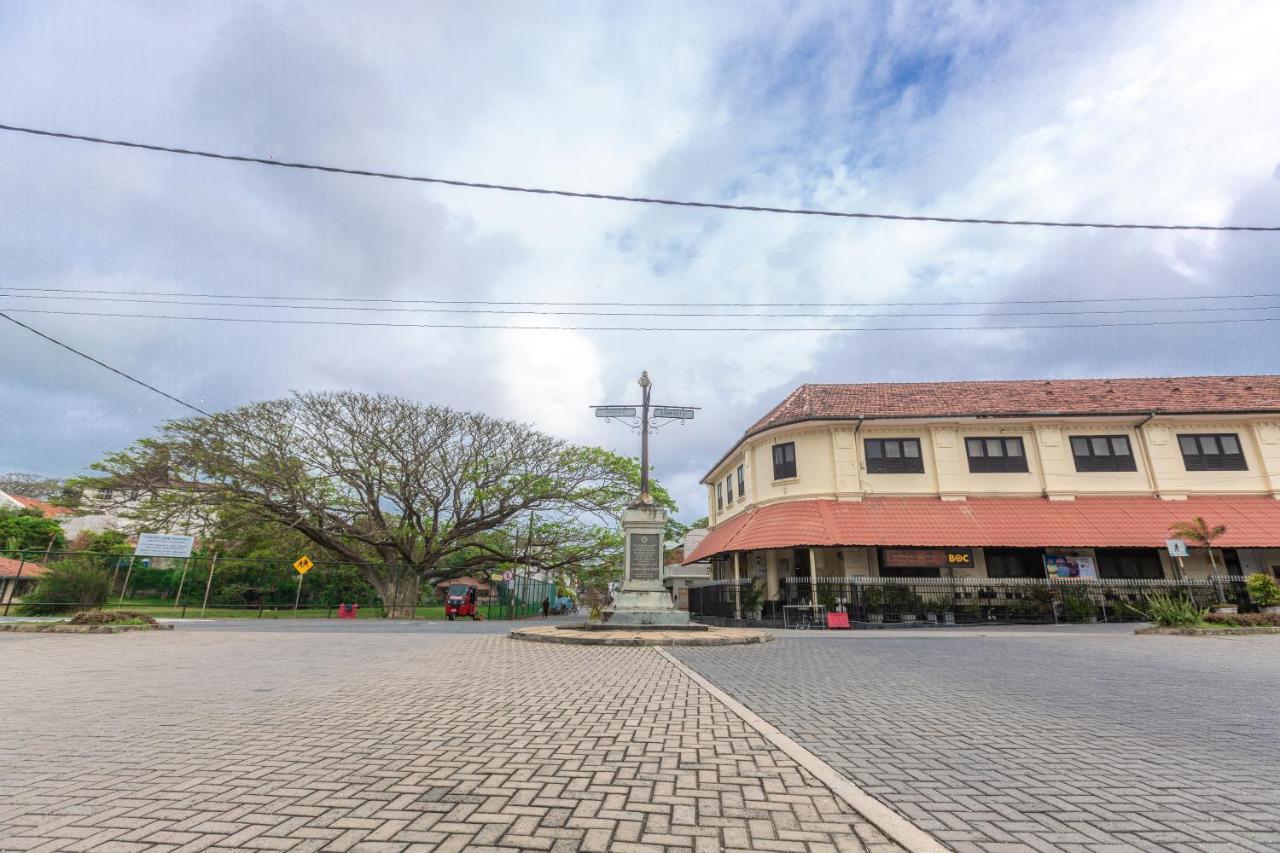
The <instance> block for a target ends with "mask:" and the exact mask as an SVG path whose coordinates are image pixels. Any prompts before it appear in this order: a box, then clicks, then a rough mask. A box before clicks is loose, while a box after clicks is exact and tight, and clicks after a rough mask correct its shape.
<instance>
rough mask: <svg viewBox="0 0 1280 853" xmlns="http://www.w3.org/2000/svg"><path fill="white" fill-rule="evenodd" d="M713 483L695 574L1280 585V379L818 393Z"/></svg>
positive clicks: (917, 386) (719, 466) (786, 406)
mask: <svg viewBox="0 0 1280 853" xmlns="http://www.w3.org/2000/svg"><path fill="white" fill-rule="evenodd" d="M702 482H703V483H704V484H706V486H707V500H708V505H707V510H708V516H709V519H710V522H711V533H710V534H709V535H708V536H707V537H706V538H705V539H704V540H703V541H702V543H701V544H700V545H699V547H698V548H697V550H696V551H694V552H693V553H692V554H690V556H689V559H690V560H700V559H707V558H710V559H712V561H713V563H714V564H715V565H716V567H717V568H716V574H717V577H720V578H728V577H733V576H734V572H735V567H736V573H737V576H738V577H756V578H759V579H760V580H761V583H762V584H763V585H764V586H765V590H764V594H765V597H766V598H767V599H775V598H777V597H779V594H780V587H781V585H782V584H785V583H786V582H787V580H788V579H789V578H796V579H806V578H812V579H816V578H856V577H896V578H930V577H932V578H1040V579H1043V578H1045V577H1046V576H1048V575H1070V576H1072V577H1085V578H1089V577H1097V578H1102V579H1161V578H1165V579H1175V578H1181V577H1190V578H1197V577H1201V578H1203V577H1208V576H1209V575H1210V574H1211V572H1212V571H1213V567H1212V565H1211V561H1210V559H1209V552H1208V551H1206V550H1205V549H1195V548H1194V547H1193V550H1192V551H1191V553H1190V555H1189V556H1188V557H1187V558H1186V559H1185V560H1184V561H1183V564H1182V565H1181V566H1180V565H1179V564H1178V563H1177V562H1176V561H1175V560H1174V559H1173V558H1171V557H1170V555H1169V552H1168V550H1167V547H1166V540H1167V539H1168V538H1170V536H1171V534H1170V532H1169V529H1170V527H1171V526H1172V525H1174V524H1176V523H1179V522H1189V521H1192V520H1193V519H1194V518H1196V517H1202V518H1203V519H1205V521H1206V522H1208V523H1209V524H1210V525H1211V526H1212V525H1225V527H1226V532H1225V534H1223V535H1222V537H1221V538H1220V539H1219V540H1217V541H1216V542H1215V549H1214V552H1213V563H1215V564H1216V566H1217V571H1218V572H1220V573H1222V574H1224V575H1226V576H1230V575H1239V574H1241V573H1242V572H1243V573H1245V574H1247V573H1249V572H1252V571H1265V572H1268V573H1275V574H1277V575H1280V500H1277V499H1280V376H1224V377H1181V378H1165V379H1096V380H1046V381H1013V382H938V383H905V384H880V383H876V384H859V385H803V386H801V387H799V388H797V389H796V390H795V391H793V392H792V393H791V394H790V395H788V396H787V398H786V399H785V400H783V401H782V402H781V403H779V404H778V405H777V406H775V407H774V408H773V409H772V410H771V411H770V412H769V413H768V414H766V415H765V416H764V417H763V418H761V419H760V420H759V421H757V422H756V423H755V424H753V425H752V426H751V427H750V428H748V429H747V431H746V433H745V434H744V435H743V436H742V437H741V438H740V439H738V440H737V441H736V442H735V443H734V444H733V446H732V447H731V448H729V450H728V451H727V452H726V453H725V454H724V456H722V457H721V458H720V460H719V461H717V462H716V463H715V465H714V466H713V467H712V468H711V470H710V471H708V472H707V474H706V476H705V477H704V478H703V480H702Z"/></svg>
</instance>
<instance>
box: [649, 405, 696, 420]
mask: <svg viewBox="0 0 1280 853" xmlns="http://www.w3.org/2000/svg"><path fill="white" fill-rule="evenodd" d="M653 416H654V417H655V418H679V419H680V420H682V421H687V420H689V418H692V417H693V409H685V408H681V407H679V406H657V407H655V408H654V410H653Z"/></svg>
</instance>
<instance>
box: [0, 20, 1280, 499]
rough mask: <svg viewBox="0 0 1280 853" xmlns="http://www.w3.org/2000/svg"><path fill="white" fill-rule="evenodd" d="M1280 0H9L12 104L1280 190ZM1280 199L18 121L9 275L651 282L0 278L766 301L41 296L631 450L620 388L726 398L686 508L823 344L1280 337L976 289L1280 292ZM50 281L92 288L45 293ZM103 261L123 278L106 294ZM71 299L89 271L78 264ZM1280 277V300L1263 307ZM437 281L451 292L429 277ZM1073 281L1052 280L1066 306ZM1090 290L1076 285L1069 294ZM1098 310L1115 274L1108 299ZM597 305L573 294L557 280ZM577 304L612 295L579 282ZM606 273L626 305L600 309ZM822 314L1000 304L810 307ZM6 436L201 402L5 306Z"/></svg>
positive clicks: (1064, 179)
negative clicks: (240, 301) (704, 305)
mask: <svg viewBox="0 0 1280 853" xmlns="http://www.w3.org/2000/svg"><path fill="white" fill-rule="evenodd" d="M1277 44H1280V5H1278V4H1274V3H1257V2H1231V1H1230V0H1223V2H1217V3H1213V4H1206V3H1201V2H1175V0H1156V2H1077V3H1069V4H1047V3H1027V4H1019V3H1014V2H993V3H986V2H978V0H970V1H969V2H955V3H923V2H922V3H913V2H900V3H895V2H840V3H837V2H830V3H828V2H805V3H798V4H797V3H782V2H778V3H771V2H765V0H752V2H750V3H710V2H698V3H688V4H685V3H679V2H653V3H639V4H622V3H612V2H600V3H576V2H557V3H540V4H529V3H516V2H511V3H501V2H475V3H466V4H458V3H443V2H440V3H423V2H404V3H393V2H382V3H378V2H371V3H361V4H349V3H322V2H316V0H307V2H266V3H246V2H233V0H226V2H219V3H194V2H193V3H176V2H175V3H165V4H155V3H143V2H139V3H116V2H109V0H92V2H87V0H86V2H64V3H56V4H55V3H44V2H35V0H32V2H23V0H6V2H3V3H0V84H2V88H0V90H2V91H3V93H4V94H3V97H2V98H0V124H11V125H24V126H32V127H40V128H46V129H51V130H57V131H67V132H73V133H81V134H87V135H93V136H102V137H108V138H124V139H135V140H140V141H145V142H155V143H159V144H166V145H174V146H178V147H189V148H201V149H210V150H218V151H226V152H231V153H240V154H248V155H252V156H259V157H268V158H274V159H282V160H294V161H312V162H320V163H327V164H335V165H342V166H349V167H353V168H364V169H374V170H382V171H396V172H404V173H412V174H420V175H434V176H441V177H449V178H459V179H463V180H472V181H483V182H491V183H509V184H520V185H533V186H544V187H560V188H566V189H571V190H584V191H594V192H605V193H621V194H629V195H641V196H661V197H672V198H685V199H697V200H706V201H718V202H730V203H736V204H760V205H770V206H804V207H819V208H825V209H834V210H874V211H887V212H893V213H908V214H923V215H929V214H936V215H944V216H966V217H968V216H972V217H989V218H1002V219H1019V218H1034V219H1061V220H1104V221H1107V220H1109V221H1135V222H1154V223H1195V224H1208V225H1220V224H1255V225H1276V224H1280V98H1277V97H1275V81H1276V79H1278V78H1280V51H1277V50H1276V48H1275V46H1276V45H1277ZM1277 271H1280V235H1277V234H1274V233H1272V234H1266V233H1196V232H1158V231H1109V230H1108V231H1104V230H1092V229H1043V228H1007V227H989V226H977V225H955V224H936V223H934V224H930V223H911V222H877V221H864V220H844V219H819V218H813V217H799V216H780V215H772V214H759V213H743V212H729V211H699V210H688V209H677V208H670V207H646V206H640V205H629V204H619V203H614V202H603V201H586V200H573V199H563V198H551V197H545V196H528V195H513V194H504V193H495V192H486V191H479V190H472V189H463V188H447V187H439V186H427V185H420V184H410V183H404V182H392V181H385V180H377V179H369V178H359V177H351V176H340V175H326V174H320V173H314V172H300V171H294V170H287V169H277V168H270V167H264V166H255V165H248V164H235V163H224V162H214V161H208V160H197V159H192V158H182V157H175V156H172V155H164V154H156V153H147V152H140V151H131V150H123V149H115V148H106V147H101V146H90V145H86V144H84V143H76V142H68V141H58V140H51V139H40V138H34V137H27V136H20V135H16V134H11V133H0V287H10V288H60V289H67V290H86V289H93V290H100V291H101V290H133V291H162V292H174V293H189V294H204V293H215V294H243V295H283V296H291V297H300V296H307V297H317V296H320V297H362V298H367V299H443V300H459V299H466V300H495V301H514V300H534V301H570V302H583V301H590V302H638V303H642V305H641V306H640V307H633V308H617V307H614V308H597V309H594V310H610V311H631V312H636V313H639V314H641V315H643V316H640V317H631V318H626V317H622V318H619V317H598V316H597V317H592V316H543V317H531V316H510V315H474V314H471V315H448V314H436V315H431V314H422V313H416V314H415V313H409V312H401V313H379V312H333V311H292V312H283V311H273V310H271V309H262V308H242V309H237V310H230V309H209V308H200V307H185V308H178V307H173V306H157V305H146V304H136V303H105V302H93V301H89V300H88V299H87V298H85V297H84V296H83V295H80V296H76V295H75V294H70V298H63V299H60V300H52V299H32V298H23V297H18V296H16V295H15V294H17V293H20V292H25V293H27V295H28V296H30V295H31V294H30V292H29V291H10V292H9V294H8V295H4V296H0V310H19V309H26V310H30V309H40V310H79V311H90V312H95V311H96V312H115V313H147V314H164V315H174V314H184V313H185V314H192V313H196V314H201V315H205V316H208V315H212V314H216V315H218V316H227V317H257V318H262V317H268V316H291V317H300V316H305V317H307V318H309V319H316V318H328V319H348V320H360V321H368V320H386V321H392V322H444V323H463V324H473V323H491V324H502V325H520V324H526V325H535V324H544V325H545V324H555V325H579V326H581V325H592V326H607V325H649V326H652V325H662V326H679V327H682V328H686V327H689V326H695V327H696V326H702V327H705V326H732V327H742V326H749V327H751V328H753V329H756V330H754V331H746V332H742V331H670V332H635V331H608V330H599V329H594V330H563V329H562V330H512V329H471V330H466V329H420V328H371V327H335V326H324V325H309V326H291V325H255V324H243V323H232V322H197V321H189V320H176V319H137V318H135V319H130V318H120V317H115V318H109V317H92V316H68V315H57V314H37V313H14V314H13V316H14V317H15V318H17V319H20V320H22V321H23V322H25V323H28V324H30V325H32V326H34V327H35V328H38V329H40V330H41V331H43V332H45V333H47V334H50V335H52V336H54V337H56V338H58V339H60V340H63V341H65V342H66V343H68V344H70V345H72V346H75V347H77V348H79V349H81V350H83V351H85V352H87V353H89V354H91V355H93V356H95V357H97V358H99V359H101V360H102V361H104V362H106V363H108V364H110V365H112V366H114V367H117V368H119V369H121V370H124V371H127V372H129V373H131V374H133V375H135V376H137V377H138V378H140V379H143V380H145V381H147V382H149V383H151V384H153V385H155V386H157V387H159V388H162V389H164V390H166V391H168V392H170V393H172V394H174V395H176V396H178V397H181V398H183V399H185V400H188V401H190V402H192V403H194V404H196V405H198V406H201V407H203V408H208V409H225V408H231V407H234V406H237V405H241V404H244V403H247V402H250V401H253V400H262V399H270V398H275V397H280V396H283V395H285V394H288V393H289V392H290V391H310V390H330V389H346V388H350V389H356V390H363V391H375V392H386V393H392V394H397V395H400V396H404V397H408V398H412V399H415V400H420V401H423V402H425V403H433V404H440V405H447V406H451V407H454V408H459V409H468V410H480V411H484V412H488V413H490V414H492V415H497V416H501V417H508V418H514V419H517V420H521V421H525V422H528V423H530V424H532V425H534V426H535V427H537V428H538V429H541V430H543V431H546V432H548V433H551V434H554V435H557V436H561V437H563V438H565V439H567V440H570V441H574V442H584V443H591V444H598V445H601V446H605V447H609V448H612V449H615V450H617V451H619V452H622V453H628V454H632V455H634V454H636V453H637V452H638V448H637V445H638V439H637V437H636V436H635V435H633V434H632V433H631V432H630V431H629V430H627V429H626V427H625V426H623V425H620V424H617V423H610V422H605V421H601V420H598V419H596V418H594V417H592V414H591V410H590V409H589V408H588V407H589V406H590V405H591V404H599V403H627V402H632V401H634V400H635V399H637V398H638V395H639V390H638V388H637V387H636V383H635V380H636V378H637V377H638V375H639V373H640V371H641V370H642V369H645V370H648V371H649V373H650V375H651V377H652V378H653V382H654V400H655V401H656V402H662V403H670V404H683V405H693V406H700V407H701V409H700V410H699V412H698V414H697V417H696V418H695V419H694V420H692V421H689V422H686V423H683V424H672V425H670V426H668V427H666V428H664V429H663V430H662V431H660V432H659V433H658V434H657V435H656V436H655V437H654V440H653V443H652V452H653V463H654V466H655V476H657V477H658V478H659V479H660V480H661V481H662V482H664V483H665V484H666V485H667V486H668V487H669V488H670V489H671V490H672V492H673V494H674V496H675V497H676V499H677V501H678V502H679V504H680V507H681V512H680V517H681V518H682V519H683V520H685V521H690V520H692V519H695V518H697V517H699V516H702V515H705V514H706V497H705V491H704V489H703V487H701V486H699V485H698V482H699V480H700V478H701V477H702V475H703V474H705V473H706V470H707V468H709V467H710V465H711V464H712V463H714V462H715V461H716V459H718V458H719V456H720V455H721V454H722V453H723V452H724V451H726V450H728V449H729V448H730V446H731V445H732V444H733V443H734V442H735V440H736V439H737V438H738V437H739V436H740V435H741V434H742V432H743V430H744V429H745V428H746V427H748V426H749V425H750V424H751V423H752V422H754V421H755V420H756V419H757V418H759V417H760V416H761V415H762V414H764V413H765V412H766V411H767V410H768V409H769V408H771V407H772V406H773V405H775V404H776V403H777V402H779V401H780V400H781V399H782V398H783V397H785V396H786V394H787V393H788V392H789V391H790V390H792V389H793V388H794V387H795V386H797V385H799V384H801V383H804V382H869V381H877V380H892V381H910V380H920V381H936V380H951V379H1004V378H1040V377H1046V378H1053V377H1088V376H1099V377H1104V376H1106V377H1112V376H1162V375H1186V374H1222V373H1274V372H1280V365H1278V364H1277V357H1278V356H1280V343H1278V342H1277V331H1280V326H1276V325H1272V324H1271V323H1269V322H1248V323H1231V324H1221V325H1195V326H1168V325H1166V326H1138V327H1133V326H1124V327H1094V328H1048V329H1034V330H1027V329H1023V330H1007V329H997V328H991V327H993V326H1000V325H1017V324H1019V323H1024V324H1025V323H1031V322H1034V323H1035V324H1037V325H1049V326H1060V325H1062V324H1077V325H1078V324H1081V323H1085V324H1088V323H1094V322H1111V321H1122V322H1142V321H1145V320H1157V321H1159V320H1170V319H1187V318H1189V317H1198V318H1202V319H1210V318H1229V317H1232V318H1238V319H1245V318H1247V319H1251V320H1261V319H1264V318H1267V317H1273V316H1274V317H1276V318H1277V319H1280V313H1277V312H1280V296H1278V297H1277V298H1276V299H1274V300H1266V299H1252V300H1239V299H1235V300H1221V301H1213V302H1205V301H1203V300H1202V301H1185V302H1176V303H1175V302H1166V303H1160V304H1161V306H1162V307H1179V308H1184V309H1185V308H1188V307H1190V308H1195V307H1197V306H1199V307H1203V306H1205V305H1213V306H1218V307H1235V308H1237V309H1239V308H1247V309H1249V310H1243V311H1241V310H1237V311H1234V312H1230V311H1217V312H1214V313H1200V314H1186V313H1182V314H1172V313H1169V314H1152V313H1149V308H1150V304H1149V303H1125V304H1124V305H1123V307H1125V308H1127V309H1131V310H1139V311H1142V312H1146V313H1129V314H1108V315H1072V316H1067V317H1058V318H1053V317H1048V318H1046V317H1037V318H1032V320H1026V319H1024V320H1018V319H1010V318H1008V317H1005V316H992V315H990V314H989V313H987V314H986V315H985V316H976V317H963V318H960V319H953V320H946V319H938V318H933V317H926V316H922V315H925V314H928V313H954V312H967V313H970V314H979V315H982V314H983V313H984V312H992V311H1011V310H1015V311H1022V310H1035V309H1036V308H1037V306H1026V305H1014V306H1008V305H1006V306H977V307H973V306H969V307H965V308H954V307H952V308H946V307H944V308H900V307H899V308H875V307H872V308H845V309H826V310H827V311H828V312H836V313H856V312H862V313H886V312H891V313H894V314H895V315H899V316H893V317H889V318H876V317H872V318H866V317H854V318H847V319H834V320H833V319H813V318H808V319H786V318H781V317H776V316H769V315H771V314H777V313H786V312H788V311H797V310H803V309H772V310H762V309H758V308H757V309H751V308H747V309H723V308H720V309H703V310H710V311H711V312H712V313H715V312H717V311H719V312H721V313H723V312H724V311H726V310H737V311H744V312H748V313H751V312H754V313H764V314H765V315H766V316H764V317H754V318H746V319H744V318H725V317H701V318H697V317H675V318H667V319H661V318H657V319H655V315H658V314H664V313H680V312H681V311H682V310H683V311H686V312H687V311H691V310H698V309H688V308H686V309H679V308H666V307H645V306H648V305H649V304H650V303H662V302H666V303H671V302H719V303H723V302H744V303H752V302H756V303H758V302H820V303H837V302H855V303H856V302H862V303H866V302H871V303H876V302H944V303H945V302H958V301H966V302H972V301H978V300H987V301H1022V300H1048V299H1080V298H1114V297H1128V296H1150V295H1158V296H1214V295H1223V294H1233V295H1238V294H1266V293H1280V280H1278V276H1277ZM45 295H46V296H52V295H56V294H54V293H51V292H47V293H46V294H45ZM99 295H101V294H99ZM62 296H63V297H67V296H68V294H65V293H64V294H62ZM1268 305H1276V306H1278V307H1277V309H1276V310H1274V311H1271V312H1268V311H1266V310H1265V307H1266V306H1268ZM418 307H421V306H418ZM1039 307H1040V308H1041V310H1049V309H1046V308H1045V307H1044V306H1039ZM1070 307H1072V306H1063V305H1058V306H1051V308H1052V310H1062V309H1063V308H1070ZM1074 307H1076V308H1086V309H1097V308H1099V307H1103V308H1105V307H1110V306H1109V305H1108V304H1102V305H1101V306H1100V305H1099V304H1091V305H1083V306H1074ZM559 310H573V309H559ZM577 310H583V309H581V308H579V309H577ZM586 310H592V309H586ZM786 325H802V326H814V325H822V326H826V325H836V326H840V325H844V326H868V325H876V326H884V325H898V326H902V325H906V326H920V325H929V326H937V325H965V326H971V327H972V328H969V329H965V330H952V331H948V330H932V331H924V332H921V331H804V332H798V331H792V332H786V331H777V330H776V329H777V328H778V327H781V326H786ZM0 399H2V400H3V401H4V410H5V414H6V416H5V418H4V419H3V421H2V424H3V426H0V470H15V471H28V472H32V473H44V474H50V475H60V476H66V475H72V474H77V473H81V472H84V471H85V470H86V468H87V466H88V465H90V464H91V463H92V462H94V461H95V460H97V459H99V458H101V457H102V455H103V454H105V453H107V452H110V451H112V450H115V449H120V448H123V447H125V446H127V445H128V444H129V443H130V442H132V441H134V440H136V439H137V438H139V437H142V436H145V435H148V434H150V433H152V432H153V431H154V430H155V429H156V427H157V426H158V425H159V424H160V423H162V422H164V421H165V420H167V419H170V418H176V417H182V416H184V414H186V413H185V412H184V410H183V409H181V408H180V407H178V406H177V405H176V404H174V403H171V402H169V401H166V400H165V399H164V398H162V397H159V396H157V395H155V394H152V393H151V392H148V391H146V390H144V389H142V388H139V387H137V386H135V385H131V384H129V383H127V382H126V381H124V380H123V379H121V378H120V377H118V376H116V375H114V374H112V373H109V372H107V371H105V370H103V369H102V368H99V367H96V366H94V365H92V364H90V363H89V362H87V361H84V360H82V359H79V358H77V357H75V356H73V355H71V354H69V353H66V352H64V351H61V350H58V349H57V348H55V347H53V346H52V345H50V344H48V343H46V342H44V341H41V340H40V339H38V338H36V337H34V336H32V335H31V334H29V333H28V332H25V331H23V330H22V329H19V328H17V327H15V326H12V325H10V324H0Z"/></svg>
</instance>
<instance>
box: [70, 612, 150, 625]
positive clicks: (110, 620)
mask: <svg viewBox="0 0 1280 853" xmlns="http://www.w3.org/2000/svg"><path fill="white" fill-rule="evenodd" d="M69 621H70V622H71V624H72V625H155V624H157V623H156V620H155V618H154V617H152V616H148V615H147V614H146V613H142V612H140V611H137V610H82V611H80V612H79V613H77V614H76V615H74V616H72V617H71V619H70V620H69Z"/></svg>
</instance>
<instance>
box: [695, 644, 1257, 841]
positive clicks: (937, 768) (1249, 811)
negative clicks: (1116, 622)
mask: <svg viewBox="0 0 1280 853" xmlns="http://www.w3.org/2000/svg"><path fill="white" fill-rule="evenodd" d="M896 633H897V632H895V634H896ZM909 633H910V634H912V635H913V636H910V637H908V636H904V635H902V634H899V635H898V636H897V637H892V636H889V635H888V632H876V634H871V633H870V632H867V633H861V632H860V633H859V634H857V635H852V636H851V635H849V634H830V635H826V634H818V635H810V636H807V637H803V638H801V637H798V636H796V635H795V634H794V633H793V634H790V635H788V636H787V637H785V638H782V639H779V641H778V642H774V643H769V644H767V645H764V646H756V647H729V648H722V649H673V650H672V654H674V655H675V656H676V657H678V658H679V659H680V660H682V661H685V662H686V663H687V664H689V665H690V666H691V667H693V668H694V669H695V670H697V671H698V672H699V673H701V674H702V675H703V676H704V677H706V678H708V679H709V680H710V681H712V682H713V683H715V684H716V685H718V686H719V687H721V688H722V689H724V690H725V691H726V692H728V693H729V694H731V695H733V696H734V697H735V698H737V699H738V700H739V701H741V702H742V703H743V704H745V705H747V706H748V707H749V708H751V709H752V710H753V711H755V712H756V713H758V714H760V715H761V716H762V717H764V718H765V719H767V720H768V721H769V722H771V723H773V724H774V725H776V726H778V727H779V728H780V729H782V730H783V731H784V732H786V733H787V734H789V735H790V736H791V737H793V738H795V739H796V740H797V741H799V742H800V743H801V744H803V745H804V746H806V747H808V748H809V749H810V750H811V751H813V752H814V753H816V754H818V755H819V756H821V757H823V758H824V759H826V760H827V761H828V762H829V763H830V764H831V765H832V766H834V767H835V768H836V769H838V770H840V771H841V772H842V773H844V774H845V775H846V776H847V777H848V778H850V779H851V780H853V781H854V782H855V783H857V784H858V785H859V786H861V787H862V788H863V789H864V790H866V791H867V792H869V793H871V794H873V795H875V796H877V797H879V798H880V799H881V800H882V801H884V802H885V803H887V804H889V805H890V806H892V807H894V808H896V809H897V810H898V811H899V812H900V813H901V814H903V815H904V816H906V817H908V818H909V819H911V820H912V821H913V822H914V823H915V824H916V825H917V826H919V827H921V828H922V829H925V830H927V831H930V832H932V833H933V834H934V835H935V836H936V837H938V838H939V839H940V840H941V841H943V843H945V844H947V845H949V846H951V847H954V848H955V849H956V850H961V851H979V850H981V851H1012V850H1066V851H1080V853H1085V851H1088V853H1104V852H1105V851H1119V850H1171V851H1192V850H1199V851H1227V850H1257V851H1261V850H1273V851H1274V850H1280V639H1278V638H1273V637H1236V638H1223V639H1217V638H1215V639H1202V638H1189V637H1135V636H1133V634H1132V633H1131V631H1126V632H1124V633H1115V632H1108V631H1098V632H1090V631H1089V630H1088V629H1084V630H1082V631H1081V632H1076V633H1071V632H1069V631H1062V630H1059V631H1047V632H1046V631H1028V632H1010V633H1005V634H1000V635H995V636H991V637H978V636H948V635H947V634H945V633H943V632H931V633H930V634H928V635H926V634H925V633H924V632H909Z"/></svg>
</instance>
